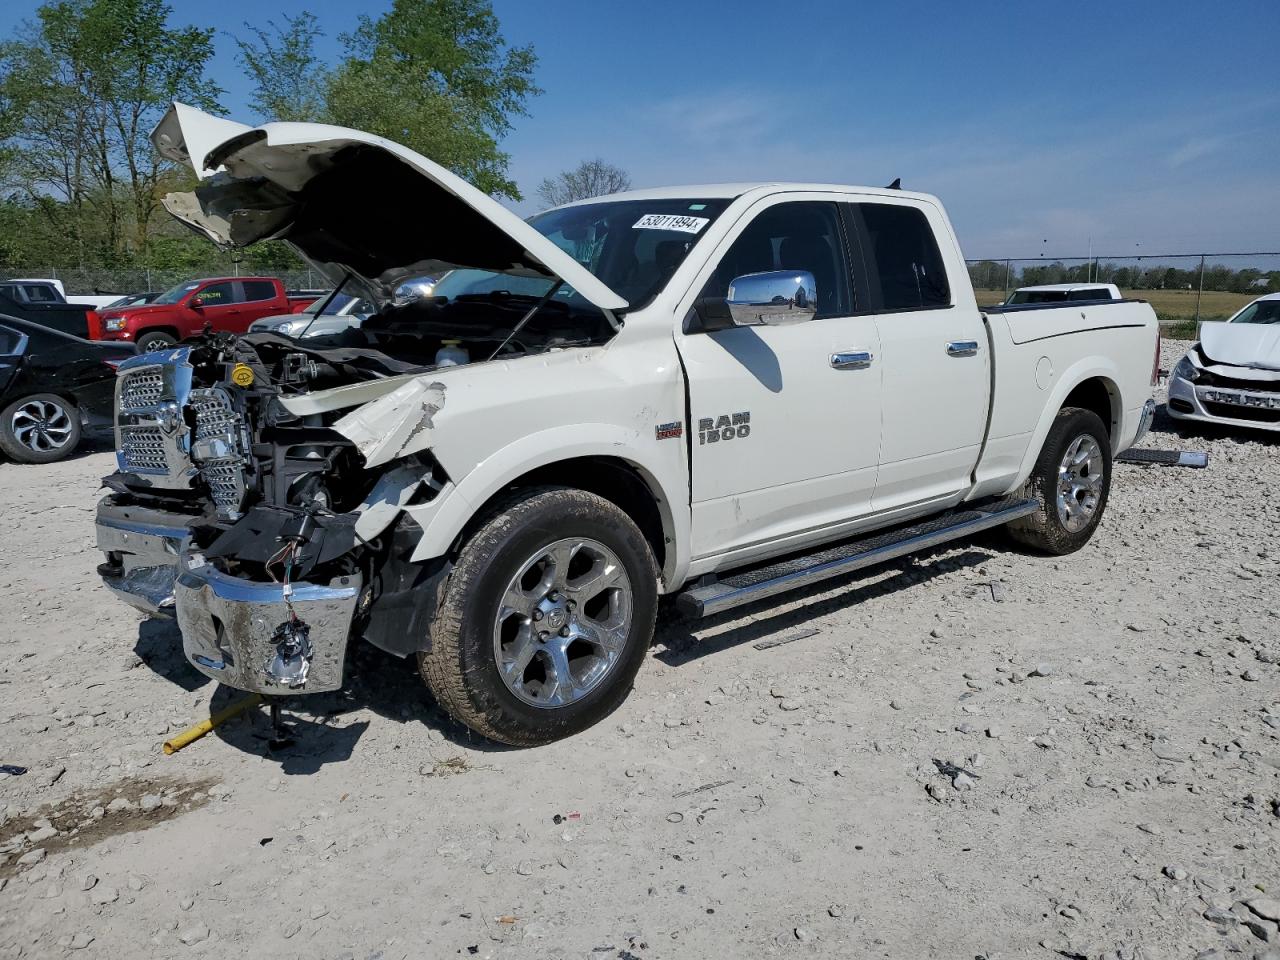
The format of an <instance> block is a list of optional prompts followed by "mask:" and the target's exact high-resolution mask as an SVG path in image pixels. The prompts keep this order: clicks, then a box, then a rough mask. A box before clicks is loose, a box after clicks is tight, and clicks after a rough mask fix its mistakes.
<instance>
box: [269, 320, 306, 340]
mask: <svg viewBox="0 0 1280 960" xmlns="http://www.w3.org/2000/svg"><path fill="white" fill-rule="evenodd" d="M269 329H270V330H271V332H272V333H280V334H284V335H285V336H286V337H290V336H293V334H295V333H297V332H298V331H299V330H301V329H302V327H301V325H300V324H299V323H298V321H297V320H281V321H280V322H279V323H273V324H272V325H271V326H270V328H269Z"/></svg>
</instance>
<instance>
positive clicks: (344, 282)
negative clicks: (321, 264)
mask: <svg viewBox="0 0 1280 960" xmlns="http://www.w3.org/2000/svg"><path fill="white" fill-rule="evenodd" d="M350 279H351V273H350V271H348V272H347V273H344V274H343V275H342V279H341V280H339V281H338V284H337V286H335V287H334V288H333V290H332V291H331V292H330V293H329V295H328V296H327V297H325V298H324V302H323V303H322V304H320V307H319V308H318V309H317V310H316V312H315V313H313V314H311V319H310V320H308V321H307V325H306V326H305V327H303V328H302V332H301V333H300V334H298V339H299V340H301V339H302V338H303V337H305V336H306V335H307V331H308V330H310V329H311V325H312V324H313V323H315V322H316V321H317V320H318V319H320V315H321V314H322V313H324V311H325V308H327V307H328V306H329V304H331V303H333V300H334V298H335V297H337V295H338V294H339V293H341V292H342V288H343V287H345V286H346V285H347V281H348V280H350Z"/></svg>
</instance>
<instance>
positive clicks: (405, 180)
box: [151, 103, 627, 312]
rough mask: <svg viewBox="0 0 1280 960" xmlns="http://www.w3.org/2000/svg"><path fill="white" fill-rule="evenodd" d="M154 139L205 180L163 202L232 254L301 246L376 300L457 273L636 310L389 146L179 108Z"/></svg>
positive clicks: (530, 231)
mask: <svg viewBox="0 0 1280 960" xmlns="http://www.w3.org/2000/svg"><path fill="white" fill-rule="evenodd" d="M151 141H152V143H154V144H155V147H156V149H157V150H158V151H159V152H160V153H161V154H162V155H163V156H165V157H168V158H169V159H171V160H176V161H178V162H180V163H189V164H190V165H191V168H192V169H193V170H194V171H195V174H196V176H197V177H198V178H199V179H200V180H201V184H200V186H198V187H197V188H196V189H195V190H194V191H193V192H191V193H172V194H169V195H168V196H167V197H165V199H164V206H165V209H166V210H168V211H169V212H170V213H171V214H173V216H175V217H177V218H178V219H179V220H181V221H183V222H184V223H186V224H187V225H189V226H191V227H193V228H194V229H195V230H197V231H199V232H200V233H203V234H205V235H206V236H208V237H209V238H210V239H211V240H213V241H214V242H215V243H217V244H219V245H222V246H237V247H244V246H249V245H250V244H253V243H256V242H257V241H259V240H273V239H279V240H284V241H287V242H288V243H290V244H292V245H293V246H294V247H295V248H296V249H297V250H298V251H299V252H300V253H301V254H302V255H303V256H304V257H306V258H307V259H308V260H309V261H311V262H312V263H313V264H315V266H316V267H317V268H318V269H319V270H321V271H322V272H323V273H324V274H325V275H326V276H327V277H328V278H329V280H331V281H332V282H334V283H337V282H339V281H340V280H342V279H343V278H344V277H345V276H347V275H348V274H351V275H352V276H354V277H356V278H358V280H359V281H360V286H362V287H364V288H365V291H366V292H367V293H368V294H369V295H371V296H372V297H373V298H374V299H377V300H380V301H385V300H388V299H390V298H391V294H392V292H393V291H394V289H395V287H396V286H397V285H398V284H399V283H400V282H401V281H402V280H404V279H406V278H408V277H412V276H421V275H430V274H437V273H439V272H442V271H444V270H451V269H454V268H457V267H474V268H479V269H484V270H495V271H502V272H506V273H512V274H516V275H520V276H535V277H549V278H559V279H561V280H563V281H564V282H565V283H567V284H569V285H570V286H571V287H573V288H574V289H575V290H576V291H577V292H578V293H579V294H581V295H582V296H583V297H584V298H585V299H586V300H588V301H590V302H591V303H593V304H594V305H595V306H597V307H599V308H600V309H602V310H606V311H611V312H616V311H619V310H623V309H625V308H626V306H627V301H626V300H625V299H623V298H622V297H620V296H619V295H618V294H616V293H615V292H614V291H613V290H611V289H609V287H607V286H606V285H605V284H603V283H601V282H600V281H599V280H598V279H597V278H596V277H595V276H594V275H593V274H592V273H591V272H590V271H589V270H587V269H586V267H584V266H582V264H580V263H578V262H577V261H576V260H574V259H573V257H572V256H570V255H569V254H567V253H565V252H564V251H563V250H561V249H560V248H559V247H557V246H556V245H555V244H554V243H552V242H551V241H550V240H548V239H547V238H546V237H544V236H543V235H542V234H540V233H538V231H537V230H535V229H534V228H533V227H531V226H529V225H528V224H527V223H525V222H524V221H523V220H521V219H520V218H519V217H517V216H516V215H515V214H514V213H512V212H511V211H510V210H508V209H507V208H506V207H504V206H502V205H501V204H500V203H498V202H497V201H496V200H494V199H493V198H491V197H489V196H487V195H486V194H484V193H482V192H481V191H480V190H477V189H476V188H475V187H473V186H471V184H469V183H467V182H466V181H464V180H462V179H461V178H460V177H458V176H456V175H455V174H453V173H450V172H449V171H448V170H446V169H445V168H444V167H442V166H440V165H439V164H437V163H434V162H432V161H431V160H428V159H427V158H426V157H424V156H421V155H420V154H417V153H414V152H413V151H412V150H409V149H408V148H406V147H403V146H401V145H400V144H398V143H393V142H391V141H390V140H385V139H383V138H382V137H378V136H374V135H373V134H369V133H362V132H360V131H358V130H348V129H346V128H345V127H333V126H328V125H326V124H320V123H268V124H264V125H263V126H260V127H250V126H247V125H246V124H242V123H235V122H233V121H231V120H225V119H222V118H221V117H214V116H211V115H209V114H207V113H203V112H202V111H200V110H197V109H195V108H194V107H189V106H186V105H185V104H181V103H175V104H173V106H172V107H170V109H169V112H168V113H166V114H165V116H164V119H162V120H161V121H160V123H159V124H157V125H156V128H155V130H154V131H153V132H152V134H151Z"/></svg>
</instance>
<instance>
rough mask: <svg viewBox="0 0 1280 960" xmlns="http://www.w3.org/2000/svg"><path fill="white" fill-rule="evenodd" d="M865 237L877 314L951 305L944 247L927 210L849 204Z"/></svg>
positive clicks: (872, 301) (869, 282)
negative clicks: (943, 254)
mask: <svg viewBox="0 0 1280 960" xmlns="http://www.w3.org/2000/svg"><path fill="white" fill-rule="evenodd" d="M848 212H849V215H850V218H851V220H852V221H853V224H854V227H855V230H856V231H857V233H858V235H859V237H860V238H861V240H862V243H861V246H862V252H863V257H864V259H865V261H866V274H867V288H868V299H869V300H870V308H871V309H872V310H874V311H876V312H880V313H883V312H893V311H899V310H932V309H937V308H939V307H949V306H951V286H950V284H949V282H948V281H947V270H946V267H945V266H944V265H943V262H942V251H941V250H939V249H938V241H937V239H936V238H935V237H934V235H933V228H932V227H931V226H930V225H929V219H928V218H927V217H926V216H925V215H924V211H923V210H920V209H919V208H917V207H910V206H903V205H901V204H896V203H855V204H849V206H848Z"/></svg>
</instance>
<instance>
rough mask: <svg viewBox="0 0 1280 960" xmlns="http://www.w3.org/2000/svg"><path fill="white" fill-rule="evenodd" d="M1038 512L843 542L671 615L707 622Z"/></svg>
mask: <svg viewBox="0 0 1280 960" xmlns="http://www.w3.org/2000/svg"><path fill="white" fill-rule="evenodd" d="M1039 506H1040V504H1039V503H1038V502H1037V501H1035V500H1002V501H1000V502H999V503H993V504H990V505H988V506H985V507H982V508H980V509H975V508H970V509H967V510H958V511H954V512H952V513H946V514H943V515H942V516H941V517H935V518H934V519H932V520H927V521H925V522H924V523H918V524H915V525H914V526H910V527H899V528H898V529H896V530H892V531H890V532H888V533H879V534H873V535H871V536H868V537H862V538H860V539H857V540H847V541H845V542H844V543H841V544H837V545H836V546H834V547H828V548H827V549H825V550H822V551H819V552H817V553H810V554H806V555H803V556H796V557H791V558H790V559H787V560H781V561H778V562H776V563H772V564H769V565H768V566H765V567H756V568H755V569H752V570H747V571H745V572H741V573H734V574H731V575H729V576H727V577H725V578H724V579H723V580H716V581H715V582H713V583H702V584H700V585H698V586H695V587H690V588H689V589H687V590H682V591H681V592H680V593H679V594H677V595H676V609H678V610H679V611H680V612H681V613H683V614H684V615H685V616H689V617H706V616H710V615H711V614H714V613H720V612H721V611H724V610H729V609H731V608H733V607H738V606H741V605H742V604H744V603H752V602H753V601H756V600H763V599H764V598H766V597H773V596H776V595H777V594H779V593H786V592H787V591H788V590H796V589H798V588H800V587H806V586H808V585H809V584H811V583H817V582H818V581H820V580H827V579H829V578H831V577H838V576H841V575H842V574H846V573H852V572H853V571H854V570H861V569H862V568H863V567H870V566H873V565H875V564H877V563H884V562H885V561H886V560H896V559H897V558H898V557H905V556H906V555H907V554H909V553H917V552H918V551H920V550H927V549H929V548H930V547H934V546H937V545H938V544H941V543H946V542H947V541H948V540H958V539H960V538H961V537H967V536H969V535H970V534H974V533H978V532H979V531H981V530H988V529H990V528H991V527H999V526H1002V525H1004V524H1006V523H1008V522H1009V521H1010V520H1017V519H1018V518H1019V517H1025V516H1027V515H1028V514H1031V513H1035V511H1036V510H1037V509H1039Z"/></svg>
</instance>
